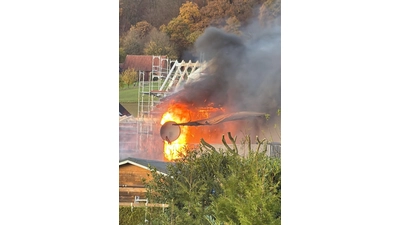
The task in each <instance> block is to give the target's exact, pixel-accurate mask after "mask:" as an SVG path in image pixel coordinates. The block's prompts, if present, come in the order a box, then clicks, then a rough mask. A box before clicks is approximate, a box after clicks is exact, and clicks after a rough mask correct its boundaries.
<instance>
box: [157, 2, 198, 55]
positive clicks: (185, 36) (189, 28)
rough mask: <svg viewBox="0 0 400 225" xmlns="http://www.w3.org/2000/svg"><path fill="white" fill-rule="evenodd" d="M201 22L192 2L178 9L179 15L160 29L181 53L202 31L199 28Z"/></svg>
mask: <svg viewBox="0 0 400 225" xmlns="http://www.w3.org/2000/svg"><path fill="white" fill-rule="evenodd" d="M201 20H202V17H201V14H200V11H199V7H198V6H197V5H196V4H195V3H193V2H186V3H184V4H182V6H181V7H180V9H179V15H178V16H177V17H175V18H173V19H172V20H171V21H170V22H169V23H168V25H167V26H161V27H160V29H161V31H163V32H165V33H166V34H167V35H168V36H169V37H170V40H171V42H173V43H174V44H175V45H176V47H177V50H178V52H183V51H184V50H187V49H189V48H190V47H191V46H192V45H193V43H194V42H195V41H196V39H197V38H198V37H199V36H200V35H201V33H202V30H201V28H200V27H199V23H200V22H201Z"/></svg>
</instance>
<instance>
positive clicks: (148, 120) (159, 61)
mask: <svg viewBox="0 0 400 225" xmlns="http://www.w3.org/2000/svg"><path fill="white" fill-rule="evenodd" d="M169 67H170V64H169V60H168V58H167V57H166V56H154V55H153V56H152V66H151V68H152V69H151V71H139V72H138V113H137V132H138V135H137V139H138V140H137V142H136V149H143V143H145V142H146V141H148V140H149V137H150V135H153V128H154V123H155V121H154V120H153V115H154V114H155V113H156V112H154V110H153V109H154V107H155V106H156V105H157V104H158V103H159V98H160V97H161V95H160V94H159V93H158V90H159V89H160V87H161V84H162V80H164V78H165V77H166V76H167V74H168V72H169Z"/></svg>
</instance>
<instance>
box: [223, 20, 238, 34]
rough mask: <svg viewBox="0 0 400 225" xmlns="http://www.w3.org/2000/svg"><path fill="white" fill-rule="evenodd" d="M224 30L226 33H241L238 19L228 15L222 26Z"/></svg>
mask: <svg viewBox="0 0 400 225" xmlns="http://www.w3.org/2000/svg"><path fill="white" fill-rule="evenodd" d="M224 30H225V31H226V32H228V33H233V34H237V35H240V34H241V31H240V21H239V20H238V19H237V18H236V17H235V16H233V17H229V18H228V19H227V20H226V25H225V26H224Z"/></svg>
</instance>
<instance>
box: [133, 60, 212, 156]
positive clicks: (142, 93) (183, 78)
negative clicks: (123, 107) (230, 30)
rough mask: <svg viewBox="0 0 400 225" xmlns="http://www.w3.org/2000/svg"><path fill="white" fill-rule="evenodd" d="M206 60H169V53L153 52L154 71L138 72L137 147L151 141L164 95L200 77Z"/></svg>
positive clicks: (139, 147) (141, 147) (139, 148)
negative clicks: (157, 53) (156, 53)
mask: <svg viewBox="0 0 400 225" xmlns="http://www.w3.org/2000/svg"><path fill="white" fill-rule="evenodd" d="M206 66H207V65H206V63H202V62H199V61H196V62H192V61H189V62H185V61H184V60H182V61H181V62H179V61H178V60H169V59H168V58H167V57H166V56H154V55H153V56H152V67H151V71H139V73H138V113H137V124H136V125H137V132H138V135H137V141H136V149H138V150H144V149H145V148H146V143H147V142H148V141H151V138H153V137H152V135H153V131H154V127H155V123H156V122H157V121H156V120H155V118H153V117H154V116H157V118H160V114H161V113H163V112H158V111H157V110H155V107H156V106H157V104H158V103H160V100H161V99H162V98H163V97H166V96H168V95H170V94H171V93H173V92H176V91H179V90H181V89H182V88H183V85H184V84H185V83H186V82H190V81H191V80H196V79H198V78H199V77H200V76H201V75H202V74H203V72H202V71H203V69H204V68H206Z"/></svg>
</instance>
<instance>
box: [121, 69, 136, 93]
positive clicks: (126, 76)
mask: <svg viewBox="0 0 400 225" xmlns="http://www.w3.org/2000/svg"><path fill="white" fill-rule="evenodd" d="M121 76H122V77H121V78H122V80H123V81H124V83H125V84H126V85H128V88H129V85H131V84H133V83H134V82H136V81H137V80H138V73H137V71H136V70H135V69H133V68H131V69H126V70H125V71H124V72H122V75H121Z"/></svg>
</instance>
